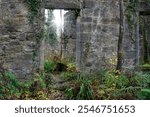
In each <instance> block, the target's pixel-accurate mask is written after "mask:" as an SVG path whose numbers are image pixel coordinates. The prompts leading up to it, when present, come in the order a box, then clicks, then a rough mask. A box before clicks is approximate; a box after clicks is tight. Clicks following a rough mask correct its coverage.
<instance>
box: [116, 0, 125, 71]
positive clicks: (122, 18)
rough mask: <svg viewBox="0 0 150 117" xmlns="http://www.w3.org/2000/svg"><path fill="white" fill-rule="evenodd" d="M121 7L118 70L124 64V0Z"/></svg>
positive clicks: (120, 3)
mask: <svg viewBox="0 0 150 117" xmlns="http://www.w3.org/2000/svg"><path fill="white" fill-rule="evenodd" d="M119 7H120V29H119V39H118V53H117V54H118V55H117V59H118V61H117V68H116V69H117V70H119V71H121V70H122V64H123V35H124V5H123V0H119Z"/></svg>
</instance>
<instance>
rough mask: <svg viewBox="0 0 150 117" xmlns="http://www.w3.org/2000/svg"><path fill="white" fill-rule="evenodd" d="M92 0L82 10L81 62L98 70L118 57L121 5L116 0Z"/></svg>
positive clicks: (86, 66) (89, 67) (88, 68)
mask: <svg viewBox="0 0 150 117" xmlns="http://www.w3.org/2000/svg"><path fill="white" fill-rule="evenodd" d="M91 2H92V3H91ZM91 2H86V3H85V8H84V9H83V10H82V11H81V18H80V22H81V24H80V27H81V29H80V30H81V31H80V35H81V41H80V42H81V46H82V49H81V50H82V52H81V64H82V66H83V67H85V69H87V70H98V69H101V68H104V67H107V66H108V65H109V61H110V59H111V58H114V59H115V57H116V52H117V41H118V35H119V34H118V33H119V16H118V15H119V7H118V2H117V1H114V0H105V1H101V0H98V1H97V0H93V1H91Z"/></svg>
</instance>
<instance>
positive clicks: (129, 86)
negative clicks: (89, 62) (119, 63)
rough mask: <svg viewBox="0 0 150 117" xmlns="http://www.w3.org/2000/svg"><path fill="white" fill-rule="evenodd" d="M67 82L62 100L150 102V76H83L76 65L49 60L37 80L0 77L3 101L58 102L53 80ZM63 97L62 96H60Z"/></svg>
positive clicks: (111, 73)
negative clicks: (53, 100)
mask: <svg viewBox="0 0 150 117" xmlns="http://www.w3.org/2000/svg"><path fill="white" fill-rule="evenodd" d="M55 75H57V76H59V78H60V79H61V80H62V81H64V82H66V83H67V85H66V86H65V88H64V89H63V91H61V92H62V94H61V95H63V97H64V98H63V99H75V100H94V99H98V100H99V99H102V100H108V99H115V100H116V99H119V100H121V99H128V100H129V99H130V100H131V99H134V100H135V99H145V100H146V99H150V73H149V72H145V73H144V72H135V73H130V72H128V73H120V72H119V71H116V70H105V69H104V70H100V71H97V72H95V73H86V72H81V71H80V70H77V69H76V65H75V64H74V63H65V62H64V63H63V62H60V61H59V62H58V61H56V60H47V61H45V64H44V71H43V72H40V73H35V75H34V78H32V79H31V80H29V81H26V82H20V81H19V80H18V79H16V77H15V75H14V74H12V73H11V72H8V71H3V73H0V99H37V100H41V99H42V100H46V99H55V98H57V99H59V97H57V93H58V92H60V91H59V90H58V89H55V88H54V85H55V82H54V81H53V79H54V76H55ZM58 96H60V94H59V95H58Z"/></svg>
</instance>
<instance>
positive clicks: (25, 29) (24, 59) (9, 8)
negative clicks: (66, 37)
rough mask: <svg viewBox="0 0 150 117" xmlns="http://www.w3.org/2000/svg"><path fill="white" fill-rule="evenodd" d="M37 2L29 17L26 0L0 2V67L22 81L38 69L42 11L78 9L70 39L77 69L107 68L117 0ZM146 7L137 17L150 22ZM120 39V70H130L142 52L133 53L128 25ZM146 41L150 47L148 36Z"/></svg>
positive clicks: (114, 47)
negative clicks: (33, 15)
mask: <svg viewBox="0 0 150 117" xmlns="http://www.w3.org/2000/svg"><path fill="white" fill-rule="evenodd" d="M27 1H29V0H27ZM37 1H41V2H40V5H39V6H38V10H37V14H36V16H35V17H32V16H31V14H30V9H29V8H28V4H27V2H26V0H0V64H1V65H2V66H3V67H4V68H6V69H8V70H10V71H12V72H14V73H15V74H16V75H17V77H18V78H20V79H22V80H23V79H24V78H30V76H32V75H33V73H34V72H35V71H36V70H38V69H39V68H40V67H42V63H43V60H44V59H43V54H42V53H43V51H44V50H43V49H42V46H43V44H42V31H43V28H44V9H66V10H79V11H80V12H79V15H78V17H77V18H76V24H75V32H76V34H75V35H76V38H75V40H73V41H74V42H73V43H74V46H75V47H74V48H75V58H76V62H77V64H78V66H79V67H81V69H86V70H88V71H91V70H97V69H101V68H104V67H109V65H110V58H112V59H115V58H116V54H117V44H118V36H119V4H118V0H37ZM149 8H150V7H149V5H146V6H145V4H142V5H141V7H140V11H141V12H140V13H139V15H142V16H146V17H147V19H150V16H149ZM145 9H146V10H145ZM29 16H30V17H29ZM68 16H70V15H69V14H68V15H66V17H68ZM31 18H32V19H31ZM139 27H140V26H139ZM148 28H149V27H148ZM148 28H147V30H149V29H148ZM124 38H125V39H124V44H123V45H124V68H125V69H134V68H135V64H136V56H137V55H136V53H137V51H138V52H139V51H140V50H142V49H140V50H137V49H136V42H135V41H133V40H131V39H130V38H129V32H128V25H126V31H125V35H124ZM147 39H148V44H149V45H150V34H149V35H148V38H147ZM141 45H142V44H141ZM149 50H150V49H149ZM140 55H141V54H139V58H141V57H140Z"/></svg>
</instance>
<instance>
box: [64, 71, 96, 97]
mask: <svg viewBox="0 0 150 117" xmlns="http://www.w3.org/2000/svg"><path fill="white" fill-rule="evenodd" d="M66 95H67V96H68V98H69V99H78V100H90V99H94V96H93V89H92V82H91V80H89V79H88V76H87V75H85V74H83V73H80V74H78V77H77V79H76V80H75V81H74V84H71V88H69V89H67V90H66Z"/></svg>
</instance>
